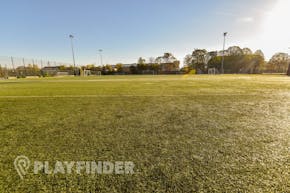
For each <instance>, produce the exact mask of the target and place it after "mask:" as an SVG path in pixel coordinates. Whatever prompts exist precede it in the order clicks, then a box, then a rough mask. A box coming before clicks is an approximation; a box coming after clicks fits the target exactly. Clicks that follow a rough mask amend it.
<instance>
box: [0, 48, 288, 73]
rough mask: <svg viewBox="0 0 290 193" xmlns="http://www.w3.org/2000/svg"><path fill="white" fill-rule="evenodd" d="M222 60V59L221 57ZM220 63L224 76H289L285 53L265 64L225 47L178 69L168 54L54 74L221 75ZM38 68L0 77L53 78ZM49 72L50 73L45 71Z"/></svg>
mask: <svg viewBox="0 0 290 193" xmlns="http://www.w3.org/2000/svg"><path fill="white" fill-rule="evenodd" d="M223 56H224V57H223ZM223 59H224V62H223V63H224V65H223V67H224V73H228V74H233V73H241V74H259V73H287V74H288V75H290V62H289V55H288V54H287V53H282V52H279V53H276V54H274V55H273V56H272V57H271V59H270V60H269V61H265V56H264V54H263V52H262V51H261V50H257V51H255V52H252V50H251V49H249V48H243V49H242V48H240V47H239V46H232V47H229V48H228V49H227V50H225V51H207V50H206V49H195V50H194V51H193V52H192V53H191V54H188V55H186V56H185V58H184V67H182V68H179V65H180V61H178V60H177V58H176V57H175V56H174V55H173V54H172V53H165V54H164V55H162V56H158V57H156V58H154V57H150V58H149V59H148V60H145V59H144V58H142V57H140V58H139V59H138V61H137V63H134V64H122V63H117V64H115V65H110V64H106V65H103V66H96V65H94V64H88V65H83V66H81V67H77V68H76V69H74V67H73V66H72V65H70V66H64V65H61V66H57V67H56V68H55V70H57V71H59V72H67V74H68V75H74V73H76V74H77V75H81V74H83V73H84V71H86V70H87V71H90V74H91V75H97V74H103V75H116V74H177V73H185V74H208V73H209V71H210V70H212V69H214V70H215V72H217V73H220V72H221V71H222V69H221V64H222V60H223ZM49 68H50V67H44V68H42V69H41V68H39V66H38V65H37V64H28V65H26V66H19V67H17V68H16V69H11V68H7V67H5V66H4V67H3V66H1V64H0V77H9V76H16V77H18V78H23V77H26V76H53V75H55V74H56V73H52V74H49V73H47V71H45V70H46V69H49ZM49 70H51V69H49Z"/></svg>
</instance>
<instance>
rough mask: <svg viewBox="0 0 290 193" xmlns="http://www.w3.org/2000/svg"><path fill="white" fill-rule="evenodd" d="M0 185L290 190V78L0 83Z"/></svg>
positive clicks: (7, 188)
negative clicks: (82, 169)
mask: <svg viewBox="0 0 290 193" xmlns="http://www.w3.org/2000/svg"><path fill="white" fill-rule="evenodd" d="M19 155H25V156H27V157H29V158H30V159H31V160H48V161H51V162H55V161H57V160H61V161H62V160H63V161H71V160H73V161H79V160H80V161H81V160H84V161H86V160H96V161H127V160H128V161H133V162H134V163H135V169H134V171H135V174H133V175H116V174H114V175H104V174H102V175H96V176H91V175H77V174H71V175H60V174H58V175H45V174H43V175H34V174H33V173H29V174H27V175H26V176H25V177H24V179H23V180H21V179H20V177H19V176H18V174H17V172H16V170H15V169H14V165H13V161H14V159H15V158H16V157H17V156H19ZM0 160H1V162H0V192H1V193H2V192H21V193H24V192H74V193H75V192H134V193H135V192H136V193H137V192H289V191H290V78H289V77H287V76H282V75H224V76H103V77H88V78H74V77H72V78H46V79H31V80H28V79H23V80H1V81H0Z"/></svg>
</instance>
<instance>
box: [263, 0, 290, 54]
mask: <svg viewBox="0 0 290 193" xmlns="http://www.w3.org/2000/svg"><path fill="white" fill-rule="evenodd" d="M261 38H262V40H263V41H265V42H264V43H265V44H268V46H273V47H277V48H280V49H281V50H282V51H283V50H285V49H286V50H287V48H288V47H290V1H289V0H278V1H277V4H276V5H275V6H274V7H273V9H272V11H271V12H270V13H269V14H268V16H267V17H266V19H265V22H264V25H263V33H262V35H261ZM285 47H286V48H285Z"/></svg>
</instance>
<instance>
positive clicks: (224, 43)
mask: <svg viewBox="0 0 290 193" xmlns="http://www.w3.org/2000/svg"><path fill="white" fill-rule="evenodd" d="M223 35H224V42H223V56H222V66H221V73H222V74H224V62H225V47H226V37H227V35H228V32H224V34H223Z"/></svg>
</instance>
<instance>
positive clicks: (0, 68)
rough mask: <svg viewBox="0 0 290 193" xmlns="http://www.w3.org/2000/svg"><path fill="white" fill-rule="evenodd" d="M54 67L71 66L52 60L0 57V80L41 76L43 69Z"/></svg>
mask: <svg viewBox="0 0 290 193" xmlns="http://www.w3.org/2000/svg"><path fill="white" fill-rule="evenodd" d="M56 66H63V67H70V66H72V64H70V63H65V62H58V61H53V60H40V59H29V58H20V57H13V56H11V57H8V56H0V78H9V77H17V78H24V77H27V76H42V69H43V68H47V67H56Z"/></svg>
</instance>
